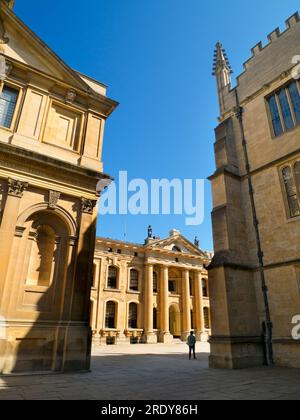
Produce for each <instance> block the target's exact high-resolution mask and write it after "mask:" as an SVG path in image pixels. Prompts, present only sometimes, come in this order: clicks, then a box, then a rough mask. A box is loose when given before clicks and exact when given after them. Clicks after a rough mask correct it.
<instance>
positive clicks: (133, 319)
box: [128, 303, 138, 329]
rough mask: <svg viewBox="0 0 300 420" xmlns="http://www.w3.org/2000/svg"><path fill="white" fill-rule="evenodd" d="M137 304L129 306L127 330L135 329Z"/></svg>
mask: <svg viewBox="0 0 300 420" xmlns="http://www.w3.org/2000/svg"><path fill="white" fill-rule="evenodd" d="M137 313H138V309H137V304H136V303H131V304H130V305H129V320H128V326H129V328H133V329H136V328H137Z"/></svg>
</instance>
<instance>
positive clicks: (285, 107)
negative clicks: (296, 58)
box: [267, 81, 300, 137]
mask: <svg viewBox="0 0 300 420" xmlns="http://www.w3.org/2000/svg"><path fill="white" fill-rule="evenodd" d="M267 102H268V105H269V110H270V116H271V120H272V127H273V132H274V135H275V136H276V137H277V136H280V135H281V134H283V133H284V132H285V131H289V130H292V129H293V128H294V127H296V126H297V125H300V91H299V83H298V82H297V81H294V82H292V83H290V84H289V85H287V86H285V87H283V88H281V89H280V90H278V91H277V92H276V93H274V94H273V95H272V96H270V97H269V98H268V100H267Z"/></svg>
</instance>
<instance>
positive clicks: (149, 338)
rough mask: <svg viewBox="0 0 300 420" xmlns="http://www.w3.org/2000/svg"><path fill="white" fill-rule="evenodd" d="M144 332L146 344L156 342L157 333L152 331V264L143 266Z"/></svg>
mask: <svg viewBox="0 0 300 420" xmlns="http://www.w3.org/2000/svg"><path fill="white" fill-rule="evenodd" d="M145 274H146V276H145V277H146V279H145V294H144V296H145V333H144V335H145V336H144V339H145V342H146V343H147V344H154V343H157V335H156V334H154V331H153V265H152V264H147V265H146V267H145Z"/></svg>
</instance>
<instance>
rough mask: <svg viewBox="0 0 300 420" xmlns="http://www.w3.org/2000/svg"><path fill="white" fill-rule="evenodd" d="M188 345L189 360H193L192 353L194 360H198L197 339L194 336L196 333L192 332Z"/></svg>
mask: <svg viewBox="0 0 300 420" xmlns="http://www.w3.org/2000/svg"><path fill="white" fill-rule="evenodd" d="M187 345H188V346H189V359H190V360H191V358H192V352H193V356H194V359H197V357H196V337H195V336H194V331H191V334H190V335H189V336H188V338H187Z"/></svg>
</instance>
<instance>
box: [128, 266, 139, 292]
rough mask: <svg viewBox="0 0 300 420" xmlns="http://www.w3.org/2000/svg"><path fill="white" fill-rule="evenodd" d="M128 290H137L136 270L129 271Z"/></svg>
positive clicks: (137, 278) (137, 276)
mask: <svg viewBox="0 0 300 420" xmlns="http://www.w3.org/2000/svg"><path fill="white" fill-rule="evenodd" d="M130 290H134V291H138V290H139V273H138V272H137V271H136V270H131V271H130Z"/></svg>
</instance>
